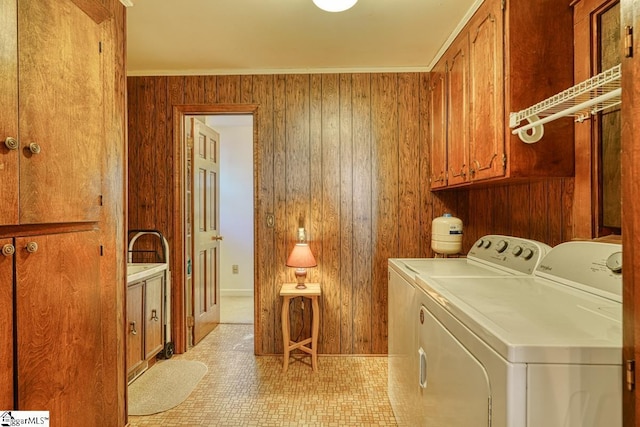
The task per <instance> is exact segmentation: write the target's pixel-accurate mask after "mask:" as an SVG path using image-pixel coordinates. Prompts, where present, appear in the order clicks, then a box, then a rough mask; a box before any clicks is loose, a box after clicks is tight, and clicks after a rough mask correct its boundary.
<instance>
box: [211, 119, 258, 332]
mask: <svg viewBox="0 0 640 427" xmlns="http://www.w3.org/2000/svg"><path fill="white" fill-rule="evenodd" d="M205 123H206V124H207V125H208V126H209V127H211V128H212V129H214V130H215V131H216V132H218V133H219V135H220V230H221V233H222V235H223V236H224V240H223V241H222V245H221V251H220V323H232V324H233V323H235V324H253V322H254V316H253V306H254V293H253V272H254V265H253V257H254V253H253V251H254V241H253V221H254V218H253V211H254V209H253V115H251V114H237V115H235V114H234V115H221V114H218V115H211V116H206V118H205Z"/></svg>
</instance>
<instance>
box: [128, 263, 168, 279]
mask: <svg viewBox="0 0 640 427" xmlns="http://www.w3.org/2000/svg"><path fill="white" fill-rule="evenodd" d="M166 269H167V264H164V263H129V264H127V283H133V282H137V281H138V280H142V279H145V278H146V277H148V276H151V275H154V274H156V273H159V272H161V271H163V270H166Z"/></svg>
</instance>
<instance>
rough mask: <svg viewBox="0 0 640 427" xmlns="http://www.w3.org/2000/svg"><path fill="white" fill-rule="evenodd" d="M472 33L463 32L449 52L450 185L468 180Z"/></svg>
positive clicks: (448, 151) (448, 140) (448, 153)
mask: <svg viewBox="0 0 640 427" xmlns="http://www.w3.org/2000/svg"><path fill="white" fill-rule="evenodd" d="M468 49H469V36H468V34H467V33H463V34H461V35H460V37H459V38H458V39H457V40H456V41H455V43H454V44H453V45H452V46H451V48H450V49H449V50H448V51H447V52H448V58H447V95H448V97H449V100H448V103H447V105H448V108H447V111H448V118H449V119H448V121H447V125H448V126H447V134H448V138H447V166H448V167H449V173H448V177H447V178H448V184H449V185H455V184H461V183H464V182H465V181H467V179H468V178H467V174H468V166H467V162H468V157H469V121H468V118H467V117H468V111H469V75H468V74H469V62H468V61H469V58H468V56H469V55H468Z"/></svg>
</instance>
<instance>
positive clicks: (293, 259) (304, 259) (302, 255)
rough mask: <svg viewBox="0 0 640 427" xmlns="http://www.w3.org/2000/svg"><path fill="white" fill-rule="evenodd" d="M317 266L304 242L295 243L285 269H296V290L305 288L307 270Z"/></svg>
mask: <svg viewBox="0 0 640 427" xmlns="http://www.w3.org/2000/svg"><path fill="white" fill-rule="evenodd" d="M317 265H318V263H316V259H315V258H314V257H313V254H312V253H311V249H310V248H309V244H308V243H304V242H300V243H296V245H295V246H294V247H293V250H292V251H291V254H290V255H289V258H287V267H294V268H295V269H296V281H297V282H298V284H297V285H296V289H306V288H307V287H306V285H305V284H304V281H305V279H306V278H307V268H310V267H315V266H317Z"/></svg>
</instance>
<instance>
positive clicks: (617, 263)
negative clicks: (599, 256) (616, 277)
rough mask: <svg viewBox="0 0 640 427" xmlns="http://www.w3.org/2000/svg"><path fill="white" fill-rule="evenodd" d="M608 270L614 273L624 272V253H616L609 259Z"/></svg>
mask: <svg viewBox="0 0 640 427" xmlns="http://www.w3.org/2000/svg"><path fill="white" fill-rule="evenodd" d="M607 268H608V269H609V270H611V271H613V272H614V273H620V272H621V271H622V252H614V253H612V254H611V255H609V258H607Z"/></svg>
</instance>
